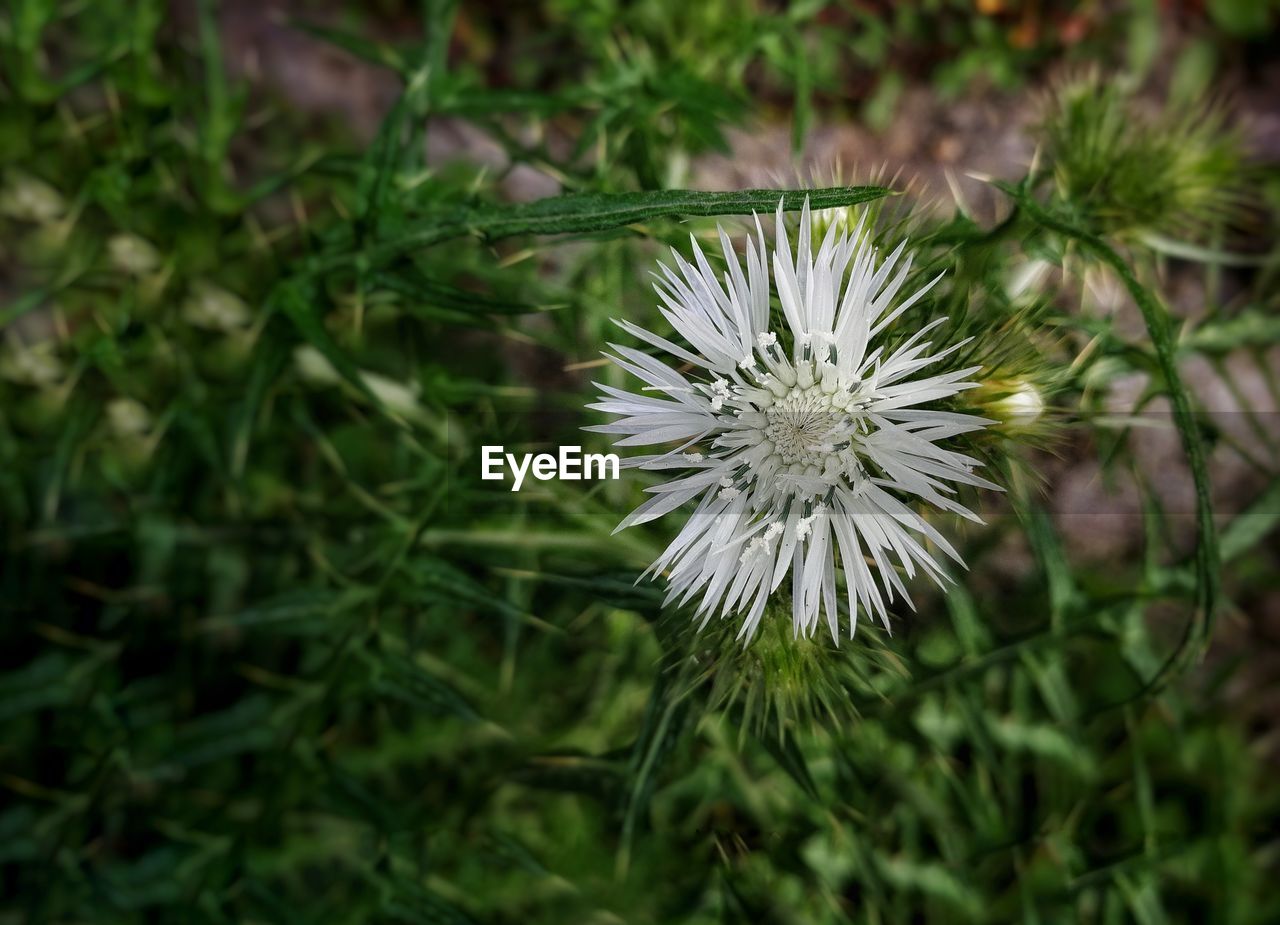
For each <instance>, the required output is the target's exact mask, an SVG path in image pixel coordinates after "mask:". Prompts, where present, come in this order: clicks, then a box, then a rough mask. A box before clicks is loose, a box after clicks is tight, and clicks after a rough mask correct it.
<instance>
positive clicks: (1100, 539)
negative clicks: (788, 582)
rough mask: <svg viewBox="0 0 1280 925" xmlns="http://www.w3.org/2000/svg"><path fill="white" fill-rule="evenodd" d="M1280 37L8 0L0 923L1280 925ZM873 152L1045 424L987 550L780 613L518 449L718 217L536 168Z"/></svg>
mask: <svg viewBox="0 0 1280 925" xmlns="http://www.w3.org/2000/svg"><path fill="white" fill-rule="evenodd" d="M1277 30H1280V5H1278V4H1276V3H1275V2H1271V0H1186V2H1175V0H1159V2H1157V0H1151V2H1142V3H1132V4H1125V3H1110V2H1086V3H1078V4H1072V3H1059V2H1050V0H1043V2H1028V3H1017V2H1013V0H973V2H969V0H925V2H919V3H888V2H875V0H837V2H819V0H815V2H797V3H792V4H787V3H773V2H764V0H704V2H698V3H681V2H667V0H639V2H623V0H531V2H528V3H489V2H463V3H461V4H455V3H450V2H447V0H425V2H423V3H415V2H409V0H369V2H359V3H357V2H339V0H334V2H324V3H321V2H301V0H299V2H283V0H257V2H244V0H221V2H215V0H206V2H190V0H174V2H161V0H95V2H92V3H85V2H73V0H65V2H64V0H8V2H7V3H6V5H5V6H4V8H3V9H0V63H2V65H3V67H2V69H0V171H2V176H0V328H2V333H0V532H2V540H3V544H4V545H3V548H2V550H0V730H2V731H0V922H84V921H103V922H117V921H118V922H168V921H175V922H289V923H296V922H346V921H351V922H357V921H359V922H365V921H379V922H383V921H385V922H407V923H416V922H432V923H443V922H447V923H466V922H543V921H545V922H566V921H571V922H579V921H581V922H599V923H612V922H637V923H643V922H685V921H690V922H721V921H725V922H727V921H753V922H780V923H791V922H795V923H801V922H803V923H809V922H843V921H859V922H863V921H865V922H979V921H1023V922H1028V923H1034V922H1057V921H1083V922H1107V923H1110V922H1131V921H1132V922H1138V923H1144V925H1145V923H1160V922H1166V921H1170V922H1172V921H1187V922H1273V921H1277V920H1280V901H1278V900H1277V898H1276V893H1275V890H1274V889H1271V888H1269V887H1271V885H1272V883H1273V882H1274V878H1275V876H1276V875H1277V873H1280V837H1278V836H1277V832H1280V726H1277V722H1276V719H1277V716H1280V579H1277V575H1278V574H1280V572H1278V571H1277V564H1278V562H1277V560H1278V558H1280V557H1278V555H1277V553H1278V551H1280V550H1277V547H1276V545H1275V542H1274V535H1273V531H1274V529H1275V528H1276V526H1277V525H1278V523H1280V483H1278V482H1277V479H1276V474H1277V468H1278V467H1280V428H1278V427H1277V426H1276V421H1277V411H1280V381H1278V379H1277V359H1278V358H1280V347H1278V346H1277V344H1278V342H1280V315H1278V314H1277V311H1278V310H1280V304H1278V297H1277V287H1276V282H1277V270H1278V269H1280V256H1278V255H1280V251H1278V250H1277V244H1276V242H1277V239H1276V233H1275V232H1276V218H1275V217H1276V210H1277V207H1280V175H1278V174H1277V172H1276V168H1275V164H1276V162H1277V159H1278V158H1280V106H1277V102H1276V101H1277V100H1278V99H1280V59H1277V57H1276V55H1275V49H1276V47H1277V41H1278V38H1280V36H1278V32H1277ZM994 181H1006V182H1007V183H1010V184H1015V185H1016V184H1022V185H1021V186H1018V187H1016V189H1015V191H1014V192H1010V191H1009V190H1008V189H1005V190H1002V189H1001V188H999V187H998V186H997V185H996V184H995V182H994ZM869 183H875V184H882V185H885V186H889V187H892V188H894V189H895V190H897V191H900V192H901V193H902V196H901V197H899V201H900V202H901V203H903V204H904V208H909V209H910V210H911V211H912V215H913V219H912V221H913V224H912V225H911V227H912V228H913V232H912V233H913V234H914V235H916V236H917V237H918V241H919V246H920V249H921V251H920V252H921V254H922V255H924V256H923V257H922V260H925V261H933V262H935V263H938V264H940V265H943V266H945V267H946V268H947V270H948V274H949V279H951V280H954V282H953V283H951V284H950V285H951V286H952V287H953V288H952V290H951V292H952V293H953V294H954V295H953V296H952V298H953V299H954V300H955V301H954V303H953V304H954V305H964V306H966V312H967V317H968V318H969V319H970V320H969V321H968V322H966V323H969V324H972V325H973V327H972V329H971V330H972V331H975V332H979V333H981V332H985V331H987V330H990V331H992V332H999V333H1000V335H1001V337H1004V336H1005V335H1006V334H1007V333H1008V332H1014V333H1013V334H1012V335H1010V336H1011V338H1012V340H1013V341H1014V342H1015V354H1016V357H1017V363H1016V364H1015V366H1016V368H1014V367H1011V368H1010V369H1008V370H1004V371H1003V372H1005V373H1008V374H1009V378H1006V379H1003V380H1001V381H1002V382H1003V383H1004V386H1002V387H1004V388H1005V393H1006V394H1007V393H1008V392H1010V391H1012V392H1014V393H1018V392H1021V394H1023V395H1024V396H1025V395H1027V394H1031V395H1033V396H1034V401H1035V402H1036V403H1038V404H1037V405H1036V407H1038V408H1042V411H1041V412H1040V416H1039V418H1038V419H1037V420H1036V421H1035V422H1034V426H1027V427H1025V428H1022V429H1019V428H1018V427H1016V426H1001V427H997V428H994V429H993V433H995V436H993V437H992V440H993V441H996V442H993V443H991V444H990V445H988V446H986V447H985V452H986V454H987V456H988V457H990V458H991V460H992V465H993V467H994V468H995V469H996V470H997V471H998V480H999V481H1001V483H1002V484H1004V485H1006V486H1007V487H1008V489H1009V491H1008V492H1007V493H1006V495H1004V496H1001V497H999V498H997V497H994V496H990V497H983V498H978V499H975V500H976V502H977V503H980V504H981V506H982V511H983V514H984V516H985V517H986V519H987V524H986V525H985V526H975V525H969V524H965V525H961V524H959V523H957V522H955V521H954V519H946V518H935V519H934V521H933V522H934V523H935V525H937V526H938V527H939V529H941V530H942V532H943V533H944V534H945V535H947V536H949V537H953V538H956V540H957V545H958V546H959V547H960V548H961V551H962V552H963V553H964V555H965V558H966V561H967V563H968V565H969V570H968V571H967V572H957V574H956V577H957V579H958V584H957V585H956V586H955V587H954V588H953V589H952V590H950V591H949V592H948V593H942V592H940V591H938V590H937V589H932V588H929V587H925V586H924V585H923V584H922V583H919V582H917V583H915V584H913V585H912V591H913V594H914V595H915V602H916V609H915V612H912V611H911V610H910V609H908V608H907V607H905V606H899V607H898V608H897V610H896V611H895V616H896V617H897V619H896V621H895V622H894V624H893V634H892V635H890V634H888V633H886V632H885V631H883V629H881V628H878V627H876V626H873V625H871V624H870V623H869V621H865V620H864V621H862V622H861V623H860V625H859V629H858V634H857V636H856V637H855V639H854V640H853V641H852V642H849V641H848V640H845V641H844V642H843V643H842V644H841V645H840V646H839V647H835V646H833V645H831V644H830V643H829V642H828V641H823V640H813V641H803V640H801V641H794V640H792V639H791V638H790V634H789V632H787V631H786V627H785V622H786V621H785V618H783V617H779V619H777V620H774V621H773V622H772V624H771V625H772V626H773V629H772V630H768V629H766V631H765V632H762V634H761V638H759V639H758V640H757V641H756V642H755V643H754V644H753V645H752V646H751V647H750V648H748V649H746V650H742V649H741V648H740V647H738V646H735V645H734V643H733V639H732V636H733V633H732V631H731V629H732V628H731V627H727V626H726V627H717V626H714V625H713V626H712V627H711V628H709V629H708V630H707V631H706V632H704V633H702V634H695V633H693V632H692V630H691V625H690V621H689V617H688V615H687V614H682V613H680V612H668V613H665V614H664V612H663V610H662V607H661V585H660V584H655V583H652V582H648V581H645V582H641V583H638V584H637V583H636V582H635V579H636V577H637V576H638V575H639V573H640V572H641V571H642V570H643V569H644V568H645V566H646V565H647V564H648V563H649V561H651V560H652V559H653V558H654V557H655V556H656V554H657V553H658V552H659V551H660V550H661V549H662V548H663V547H664V546H665V544H666V543H667V542H669V540H670V539H671V537H672V536H674V534H675V531H676V529H677V528H678V523H679V519H678V518H671V517H669V518H665V519H663V520H662V521H658V522H654V523H650V524H646V525H644V526H642V527H639V528H636V529H632V530H628V531H625V532H623V533H621V534H618V535H616V536H610V534H611V532H612V530H613V528H614V526H615V525H616V524H617V522H618V520H620V519H621V517H622V516H623V514H624V513H625V512H626V511H627V510H629V509H630V508H631V507H633V506H634V505H635V504H636V503H637V502H638V500H639V499H640V498H641V497H642V488H643V486H644V482H643V481H642V480H639V479H637V478H632V477H628V478H625V479H623V480H621V481H619V482H607V483H599V484H589V483H563V484H557V483H553V482H548V483H538V485H537V486H534V487H532V488H526V489H525V490H524V491H522V492H521V493H519V494H512V493H510V492H508V491H507V490H506V486H504V485H500V484H499V485H497V486H495V485H494V484H493V483H488V482H481V481H480V480H479V478H478V475H479V460H478V455H477V450H478V447H479V446H480V445H481V444H502V445H504V446H506V448H507V449H508V450H509V451H512V452H533V451H537V450H539V449H543V448H546V447H548V446H555V445H559V444H576V443H582V444H584V445H586V446H587V447H588V449H591V450H597V451H598V450H602V449H603V448H604V444H603V443H602V442H601V441H599V440H597V439H596V438H595V436H594V435H590V434H584V433H582V432H581V430H580V428H581V427H582V426H583V425H585V424H590V423H598V419H597V417H595V416H593V415H592V414H591V413H589V412H586V411H585V410H584V405H585V404H586V403H587V402H588V401H590V400H591V396H592V395H593V394H594V389H593V388H592V385H591V382H592V381H593V380H597V381H606V382H609V383H611V384H614V385H619V386H621V385H623V384H624V382H625V380H624V378H623V376H622V375H621V373H620V371H618V370H616V369H610V368H608V367H606V365H605V364H604V363H603V361H602V360H601V359H600V352H601V350H602V349H604V348H605V346H606V344H607V342H608V341H610V340H617V339H618V337H619V333H618V331H617V329H616V327H615V326H614V325H613V324H612V323H611V322H610V319H611V318H621V317H625V318H629V319H631V320H634V321H636V322H637V323H639V324H641V325H647V326H650V327H653V328H654V329H655V330H658V331H659V332H660V333H661V332H663V331H664V328H663V327H662V325H663V322H662V320H661V318H660V316H659V315H658V313H657V311H656V307H655V304H654V303H655V298H654V296H653V294H652V290H651V282H650V276H649V273H650V271H651V270H652V269H653V268H654V266H655V262H656V260H658V259H660V258H662V257H663V256H664V254H665V252H666V249H667V246H668V245H674V246H676V247H678V248H687V246H688V235H689V234H690V232H692V233H694V234H696V235H698V236H699V237H703V238H704V239H710V238H709V236H711V235H713V234H714V227H715V221H714V220H709V219H706V218H702V219H696V220H690V221H680V220H678V218H677V217H676V216H678V215H679V214H680V213H681V209H680V208H672V209H670V210H667V213H666V214H665V215H664V216H656V217H653V218H645V219H644V220H641V221H635V220H623V219H617V220H612V219H609V218H608V215H607V214H606V215H605V219H602V220H601V221H600V222H598V223H596V224H595V225H593V226H592V227H587V226H586V224H584V223H583V222H582V221H577V224H574V223H573V222H570V223H569V224H570V225H572V227H568V226H564V227H558V228H557V227H552V226H551V225H548V224H545V223H544V224H538V220H537V214H536V210H534V211H530V210H528V209H527V208H526V207H525V205H524V204H527V203H530V202H533V201H536V200H540V199H544V198H547V197H558V196H561V195H563V194H584V195H586V196H597V195H599V196H605V195H607V194H627V193H630V194H635V195H636V196H638V197H643V196H644V195H647V194H652V195H655V196H656V195H658V193H657V191H660V190H667V189H696V190H735V189H742V188H770V189H773V188H777V189H785V188H795V187H807V186H815V187H828V186H836V185H845V184H854V185H861V184H869ZM1019 191H1020V192H1019ZM1018 196H1025V197H1027V198H1026V200H1025V201H1024V200H1022V199H1019V198H1018ZM575 201H577V202H584V201H589V202H591V203H604V204H606V205H607V204H608V203H612V202H616V201H617V200H612V199H599V200H596V199H591V200H575ZM636 201H642V200H641V199H638V200H636ZM643 201H649V200H643ZM776 201H777V198H776V195H774V194H769V196H764V197H761V199H760V202H761V203H766V202H767V203H775V202H776ZM572 202H574V201H571V203H572ZM1037 204H1038V205H1037ZM1038 210H1042V211H1043V214H1042V211H1038ZM604 211H605V213H607V212H608V210H607V209H605V210H604ZM739 211H742V210H739ZM747 211H749V210H747ZM760 211H762V212H765V213H767V212H769V211H772V205H771V204H770V205H765V206H763V207H762V208H761V209H760ZM722 221H723V222H724V224H725V225H726V227H727V228H729V229H730V230H731V231H737V230H740V229H742V228H745V227H746V222H745V221H744V220H743V219H741V218H735V217H728V218H725V219H722ZM442 229H452V230H448V231H447V232H446V231H444V230H442ZM553 231H561V232H565V233H558V234H551V233H549V232H553ZM539 232H544V233H539ZM1094 242H1096V243H1094ZM1099 247H1102V248H1106V253H1109V254H1114V255H1117V256H1118V258H1119V261H1120V262H1119V264H1110V263H1108V261H1107V260H1106V259H1105V258H1102V257H1100V256H1099V254H1100V253H1102V251H1101V250H1099ZM1153 307H1154V308H1153ZM1152 311H1155V312H1156V315H1157V316H1158V317H1159V318H1160V319H1166V318H1167V321H1168V324H1167V330H1166V327H1165V326H1164V325H1163V324H1156V323H1154V322H1153V320H1152V318H1153V315H1152V314H1151V312H1152ZM994 336H995V335H994V334H993V337H994ZM1162 357H1164V358H1166V359H1169V361H1170V362H1172V363H1173V364H1174V367H1175V368H1176V370H1177V374H1178V375H1177V377H1173V378H1171V377H1170V376H1168V375H1167V374H1166V373H1167V369H1166V367H1165V366H1163V365H1162V363H1163V362H1164V360H1162ZM1174 379H1178V380H1180V381H1173V380H1174ZM1010 383H1012V385H1010ZM1028 390H1029V391H1028ZM1170 396H1174V401H1172V402H1171V400H1170ZM1179 397H1185V399H1186V400H1187V402H1188V403H1189V405H1190V407H1191V408H1192V409H1193V413H1192V415H1191V416H1190V417H1189V418H1178V419H1176V420H1175V417H1174V415H1173V414H1171V410H1172V409H1174V408H1176V407H1177V401H1178V400H1180V399H1179ZM998 399H999V395H997V399H996V400H998ZM1189 421H1190V422H1191V423H1190V424H1189V423H1188V422H1189ZM1193 443H1194V444H1195V445H1196V446H1201V447H1202V448H1203V452H1204V455H1205V465H1204V466H1203V467H1202V469H1203V471H1201V472H1199V473H1197V472H1196V470H1195V467H1194V466H1192V465H1189V464H1188V462H1187V459H1188V457H1187V454H1186V452H1185V448H1186V447H1187V446H1189V445H1191V444H1193ZM1198 491H1199V492H1200V493H1199V494H1198ZM1198 505H1200V506H1201V507H1200V508H1198ZM1201 509H1202V510H1205V511H1207V512H1208V513H1209V514H1211V515H1212V517H1211V520H1212V523H1213V525H1214V526H1215V527H1216V531H1217V543H1216V546H1217V548H1218V552H1219V555H1217V556H1216V557H1215V556H1214V555H1211V554H1210V552H1209V551H1210V550H1211V549H1212V548H1213V546H1214V545H1215V544H1214V543H1213V541H1212V540H1213V536H1212V534H1213V531H1212V530H1209V529H1208V525H1207V523H1206V521H1205V518H1203V517H1202V518H1201V519H1200V520H1199V521H1198V520H1197V516H1196V514H1197V510H1201ZM1215 586H1220V592H1219V593H1216V594H1215V593H1214V591H1213V589H1214V587H1215ZM1207 601H1208V602H1211V603H1212V606H1211V607H1210V606H1208V605H1207V604H1206V602H1207Z"/></svg>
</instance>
